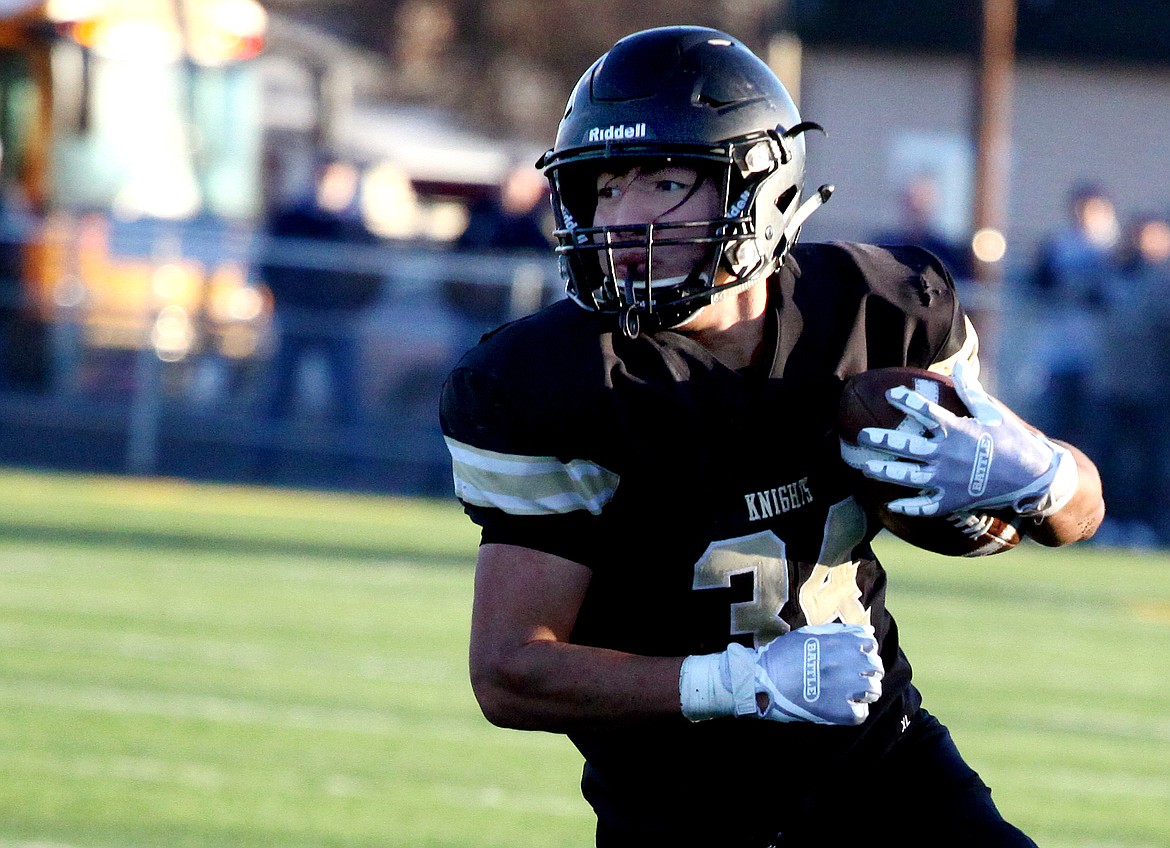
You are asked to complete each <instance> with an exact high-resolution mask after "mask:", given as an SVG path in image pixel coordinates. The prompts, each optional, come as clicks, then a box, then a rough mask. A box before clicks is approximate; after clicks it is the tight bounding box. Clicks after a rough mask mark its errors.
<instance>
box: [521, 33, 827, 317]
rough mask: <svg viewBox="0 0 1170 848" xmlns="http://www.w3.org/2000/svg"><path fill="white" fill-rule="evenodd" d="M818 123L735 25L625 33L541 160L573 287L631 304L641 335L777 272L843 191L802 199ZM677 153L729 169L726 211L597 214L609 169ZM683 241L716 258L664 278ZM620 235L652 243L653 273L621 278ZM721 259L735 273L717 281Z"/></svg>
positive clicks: (587, 78) (599, 299)
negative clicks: (661, 270)
mask: <svg viewBox="0 0 1170 848" xmlns="http://www.w3.org/2000/svg"><path fill="white" fill-rule="evenodd" d="M809 129H820V126H819V125H817V124H814V123H811V122H808V121H802V120H801V118H800V114H799V112H798V111H797V109H796V105H795V104H794V103H793V102H792V98H791V97H790V96H789V95H788V92H787V91H786V90H785V89H784V86H783V84H781V82H780V80H779V79H777V77H776V75H775V74H774V73H773V72H772V71H771V69H769V68H768V66H767V65H766V64H764V62H762V61H761V60H760V59H759V58H758V57H756V56H755V55H754V54H753V53H752V52H751V51H750V50H748V49H747V48H746V47H744V45H743V44H741V43H740V42H739V41H737V40H735V39H734V38H732V37H731V36H729V35H727V34H725V33H723V32H719V31H718V30H713V29H706V28H703V27H689V26H677V27H662V28H658V29H650V30H645V31H643V32H638V33H635V34H633V35H630V36H627V37H626V38H623V39H622V40H621V41H619V42H618V43H617V44H615V45H614V46H613V47H612V48H611V49H610V50H609V52H607V53H606V54H605V55H603V56H602V57H601V58H600V59H598V60H597V61H596V62H594V63H593V65H592V67H590V68H589V70H587V71H586V72H585V74H584V76H582V77H581V79H580V81H579V82H578V83H577V85H576V88H574V90H573V93H572V95H570V97H569V102H568V106H567V107H566V109H565V115H564V118H563V119H562V120H561V123H560V127H559V129H558V131H557V138H556V144H555V146H554V147H553V148H552V149H551V150H549V151H548V152H547V153H545V154H544V156H542V157H541V159H540V161H539V162H537V167H539V168H542V169H543V170H544V173H545V175H546V176H547V177H548V180H549V183H550V185H551V189H552V201H553V209H554V213H555V216H556V222H557V229H556V232H555V235H556V238H557V242H558V246H557V248H556V252H557V254H558V255H559V257H560V266H561V275H562V277H563V278H564V280H565V285H566V288H567V290H568V294H569V296H570V297H571V298H572V299H573V300H575V301H576V302H577V303H578V304H580V305H581V306H582V307H584V308H585V309H588V310H591V311H597V312H602V313H610V314H614V315H616V316H618V317H619V319H620V322H621V327H622V330H623V331H624V332H625V333H626V334H627V335H629V336H635V335H637V334H638V332H639V330H640V329H645V330H651V331H652V330H655V329H659V328H665V327H674V326H677V325H679V324H681V323H682V322H684V321H686V320H687V319H688V318H689V317H691V316H692V315H694V313H695V312H697V311H698V310H699V309H701V308H702V307H703V306H705V305H706V304H708V303H710V302H712V300H716V299H719V298H720V297H725V296H727V295H729V294H732V293H734V292H736V291H739V290H741V289H743V288H745V287H747V286H749V285H752V284H754V283H756V282H757V281H759V280H762V279H764V278H766V277H767V276H768V275H769V274H771V273H772V271H773V270H774V269H775V268H776V267H777V266H778V265H779V263H780V262H781V261H782V260H783V258H784V255H785V254H786V253H787V251H788V250H789V248H790V247H791V246H792V244H793V242H795V240H796V238H797V235H798V233H799V230H800V226H801V224H802V223H803V222H804V220H805V219H806V218H807V217H808V216H809V214H811V213H812V212H813V211H814V210H815V209H816V208H817V207H818V206H820V204H822V203H824V202H825V200H827V199H828V197H829V194H830V193H831V192H832V187H830V186H822V187H821V189H819V190H818V192H817V193H816V194H815V195H813V196H812V197H811V198H809V200H808V201H806V202H805V203H803V204H802V203H801V202H800V196H801V191H802V190H803V186H804V157H805V149H804V139H803V133H804V132H806V131H807V130H809ZM615 160H624V163H620V162H619V163H615ZM666 162H673V163H675V164H680V165H688V166H691V167H695V168H697V169H698V170H699V173H700V174H701V175H703V178H707V177H708V175H711V178H714V179H717V180H719V188H720V190H721V196H722V198H723V214H722V216H721V217H719V218H717V219H715V220H710V221H686V222H681V223H679V222H672V223H654V222H650V223H648V224H646V225H644V226H640V227H630V226H613V227H595V226H593V214H594V210H595V208H596V203H597V189H596V177H597V174H598V173H599V172H600V171H602V170H614V169H615V168H618V169H624V167H626V166H633V165H636V164H645V163H663V164H665V163H666ZM671 244H703V245H706V246H707V248H708V249H707V251H706V257H707V258H706V259H704V260H703V261H702V262H700V263H699V266H698V267H695V268H694V269H693V270H692V271H691V272H690V273H689V274H688V275H687V276H686V277H685V278H684V279H682V280H681V281H680V280H679V279H678V278H674V279H671V280H669V281H659V282H657V283H656V282H655V281H654V280H653V271H652V270H651V267H650V266H651V262H650V261H649V257H650V256H652V255H653V253H652V251H653V250H654V249H655V248H656V247H661V246H664V245H671ZM619 248H622V249H629V248H638V249H642V250H645V251H646V252H647V262H646V265H647V271H646V275H647V276H648V277H650V278H651V279H648V280H623V279H617V276H618V274H617V272H616V265H615V262H614V260H613V251H614V250H615V249H619ZM721 268H722V269H724V270H726V271H727V272H728V273H729V277H728V278H727V279H725V280H723V281H722V282H718V281H717V278H716V272H717V271H718V270H719V269H721Z"/></svg>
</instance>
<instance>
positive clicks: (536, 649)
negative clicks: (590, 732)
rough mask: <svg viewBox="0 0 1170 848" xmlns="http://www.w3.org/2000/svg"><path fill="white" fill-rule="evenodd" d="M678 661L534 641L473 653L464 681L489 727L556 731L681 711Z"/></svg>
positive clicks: (625, 721) (560, 643)
mask: <svg viewBox="0 0 1170 848" xmlns="http://www.w3.org/2000/svg"><path fill="white" fill-rule="evenodd" d="M681 665H682V658H681V657H643V656H636V655H633V654H626V653H622V652H620V651H610V650H605V649H602V648H592V647H588V646H583V645H574V644H571V643H567V642H559V641H555V640H543V639H538V640H533V641H531V642H528V643H526V644H524V645H522V646H520V647H518V648H516V649H514V650H511V651H509V652H508V653H507V654H506V655H505V656H500V657H494V658H486V657H477V656H476V654H475V652H474V650H473V653H472V663H471V684H472V689H473V690H474V692H475V696H476V699H477V700H478V701H479V704H480V708H481V709H482V710H483V714H484V716H485V717H486V718H487V719H488V720H489V721H490V722H492V724H495V725H499V726H501V727H510V728H515V729H520V730H546V731H554V732H556V731H561V732H563V731H567V730H571V729H573V728H579V727H588V726H591V725H597V724H602V723H604V724H612V723H615V722H623V723H629V722H636V721H643V720H646V719H651V718H661V717H666V716H678V715H680V706H679V688H678V680H679V669H680V666H681Z"/></svg>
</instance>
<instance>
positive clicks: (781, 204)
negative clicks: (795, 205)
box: [776, 185, 799, 214]
mask: <svg viewBox="0 0 1170 848" xmlns="http://www.w3.org/2000/svg"><path fill="white" fill-rule="evenodd" d="M798 191H799V189H797V187H796V186H794V185H793V186H789V187H788V188H786V189H785V190H784V193H783V194H781V195H780V196H779V197H777V198H776V208H777V209H779V210H780V212H781V214H783V213H785V212H787V211H788V207H789V206H791V205H792V201H793V200H795V199H796V194H797V192H798Z"/></svg>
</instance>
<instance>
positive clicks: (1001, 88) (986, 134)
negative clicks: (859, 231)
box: [972, 0, 1016, 365]
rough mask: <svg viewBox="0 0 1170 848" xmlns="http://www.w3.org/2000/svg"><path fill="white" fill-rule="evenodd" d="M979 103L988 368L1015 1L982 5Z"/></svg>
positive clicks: (1002, 217) (981, 318) (981, 296)
mask: <svg viewBox="0 0 1170 848" xmlns="http://www.w3.org/2000/svg"><path fill="white" fill-rule="evenodd" d="M982 26H983V31H982V38H981V51H980V61H979V75H978V76H979V85H978V98H977V104H976V116H977V119H976V122H977V126H976V133H975V134H976V165H975V168H976V172H975V208H974V210H973V214H972V220H973V222H974V225H975V226H974V231H975V234H974V237H973V241H972V248H973V250H974V253H975V268H974V272H975V280H976V283H977V284H978V289H977V292H978V294H977V299H976V304H977V308H976V309H975V310H973V312H974V315H973V316H972V320H973V321H975V324H976V329H977V330H978V331H979V336H980V340H981V342H982V345H983V349H984V351H985V355H984V358H985V361H986V362H987V364H988V365H993V364H994V362H995V353H996V352H997V351H995V350H994V346H995V341H996V333H997V331H998V329H999V327H998V320H997V319H998V311H999V301H1000V296H1001V289H1002V286H1003V257H1004V251H1005V249H1006V240H1005V237H1004V229H1005V227H1006V223H1007V193H1008V183H1009V168H1010V164H1011V131H1012V127H1011V110H1012V86H1013V81H1014V79H1013V78H1014V69H1015V57H1016V47H1015V45H1016V0H983V20H982Z"/></svg>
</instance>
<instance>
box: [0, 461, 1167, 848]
mask: <svg viewBox="0 0 1170 848" xmlns="http://www.w3.org/2000/svg"><path fill="white" fill-rule="evenodd" d="M0 491H2V493H3V496H2V502H0V571H2V573H3V577H2V583H0V586H2V588H0V710H2V711H3V720H0V763H2V764H3V775H4V779H3V781H0V848H147V847H148V846H149V848H164V846H166V848H184V846H191V848H195V847H196V846H198V848H212V846H223V847H224V848H227V847H228V846H230V848H260V846H265V848H300V846H304V847H305V848H308V846H314V848H331V846H379V848H386V846H411V848H419V847H420V846H444V847H445V848H463V847H464V846H465V847H466V848H491V846H500V848H505V846H506V848H524V846H533V848H536V847H537V846H539V847H540V848H548V846H558V848H561V846H566V847H567V846H574V845H576V846H586V845H589V844H591V836H592V821H591V816H590V813H589V810H588V809H587V808H586V806H585V804H584V802H583V801H582V800H581V799H580V797H579V794H578V790H577V781H578V776H579V769H580V763H579V759H578V757H577V755H576V753H575V752H574V751H573V749H572V748H571V747H570V746H569V744H568V743H567V742H566V741H565V740H564V739H563V738H561V737H558V736H553V735H549V734H539V733H518V732H510V731H504V730H499V729H496V728H493V727H491V726H490V725H488V724H487V723H486V722H485V721H484V720H483V719H482V718H481V717H480V715H479V712H478V710H477V708H476V706H475V703H474V700H473V698H472V695H471V691H470V687H469V686H468V683H467V674H466V651H467V647H466V642H467V628H468V611H469V606H470V598H471V570H472V558H473V555H474V547H475V542H476V534H475V531H474V528H472V527H471V526H470V524H469V523H468V522H467V521H466V520H465V519H464V518H463V516H462V514H461V512H460V511H459V509H458V507H457V506H456V505H455V504H454V503H449V502H442V501H440V502H424V501H412V500H406V499H390V498H373V497H352V496H343V495H325V494H319V493H299V492H283V491H273V490H264V489H246V488H232V487H217V486H201V485H194V484H189V483H183V482H176V481H142V480H125V479H114V478H92V477H71V476H64V475H49V474H29V473H16V472H4V473H0ZM883 547H884V549H885V557H884V558H885V561H886V564H887V568H888V570H889V571H890V597H889V603H890V606H891V608H892V609H893V611H894V613H895V615H896V616H897V617H898V620H899V623H900V625H901V629H902V634H903V639H904V641H905V643H906V646H907V651H908V653H909V654H910V657H911V660H912V662H913V663H914V666H915V671H916V676H917V679H918V682H919V684H920V686H921V688H922V689H923V690H924V692H925V695H926V703H927V706H928V708H930V709H931V710H932V711H933V712H934V713H935V714H936V715H938V716H939V717H940V718H942V720H943V721H944V722H946V723H947V724H948V725H949V726H950V727H951V729H952V731H953V733H954V735H955V737H956V739H957V740H958V742H959V745H960V747H961V748H962V749H963V751H964V752H965V754H966V755H967V758H968V759H969V760H970V762H971V763H972V764H973V765H974V766H975V767H976V768H977V769H978V770H979V771H980V772H981V773H982V774H983V775H984V777H985V778H987V780H988V782H989V783H991V785H992V787H993V788H994V789H995V794H996V797H997V799H998V800H999V803H1000V806H1001V807H1002V808H1003V809H1004V811H1005V812H1006V813H1007V814H1008V815H1009V817H1010V818H1012V819H1013V820H1015V821H1016V822H1017V823H1018V824H1020V825H1021V826H1022V827H1024V828H1025V829H1026V830H1028V831H1029V832H1030V833H1031V834H1032V835H1033V836H1034V838H1036V840H1037V841H1038V842H1039V843H1040V845H1042V846H1046V847H1047V848H1074V846H1075V847H1076V848H1104V846H1128V848H1165V846H1167V845H1170V707H1168V701H1170V699H1168V698H1167V696H1168V695H1170V555H1167V554H1157V555H1152V554H1151V555H1137V554H1124V553H1113V552H1106V551H1102V550H1098V549H1093V548H1086V547H1081V548H1077V549H1073V550H1067V551H1059V552H1053V551H1047V550H1043V549H1039V548H1036V547H1028V548H1027V549H1023V550H1020V551H1016V552H1014V553H1012V554H1008V555H1006V556H1001V557H995V558H992V559H989V560H983V561H964V560H949V559H944V558H941V557H936V556H932V555H928V554H921V553H917V552H913V551H911V550H910V549H908V548H905V547H903V546H901V545H900V544H898V543H896V542H894V541H892V540H891V541H886V542H884V545H883Z"/></svg>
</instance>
